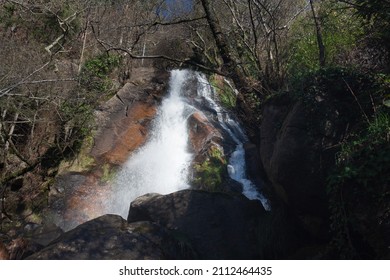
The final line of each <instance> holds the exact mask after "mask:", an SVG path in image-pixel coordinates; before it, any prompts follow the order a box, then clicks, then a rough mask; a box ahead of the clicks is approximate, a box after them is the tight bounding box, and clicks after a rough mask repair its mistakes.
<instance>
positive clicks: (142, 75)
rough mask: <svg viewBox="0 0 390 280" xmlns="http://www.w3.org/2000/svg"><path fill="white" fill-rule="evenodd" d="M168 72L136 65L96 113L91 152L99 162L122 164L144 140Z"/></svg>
mask: <svg viewBox="0 0 390 280" xmlns="http://www.w3.org/2000/svg"><path fill="white" fill-rule="evenodd" d="M168 79H169V74H168V73H167V72H160V73H157V72H156V71H155V70H154V69H152V68H137V69H135V70H134V71H133V73H132V75H131V80H130V82H129V83H127V84H126V85H125V86H124V87H123V88H122V89H121V90H120V91H119V92H118V93H117V94H116V96H115V97H113V98H111V100H109V101H108V102H106V104H104V105H103V106H102V107H101V108H100V109H101V110H100V111H99V112H98V113H97V122H98V123H99V125H98V132H97V135H96V137H95V141H94V147H93V149H92V151H91V155H92V156H93V157H95V158H97V159H98V160H99V161H100V160H101V161H103V162H106V163H110V164H117V165H119V164H122V163H124V162H125V161H126V159H127V158H128V156H129V154H130V153H131V152H133V151H134V150H135V149H137V148H138V147H140V146H141V145H142V144H144V143H145V141H146V139H147V135H148V127H149V124H150V123H151V120H152V119H153V118H154V116H155V114H156V112H157V107H156V106H157V105H158V101H159V100H160V99H161V96H162V94H163V93H165V89H166V83H167V81H168Z"/></svg>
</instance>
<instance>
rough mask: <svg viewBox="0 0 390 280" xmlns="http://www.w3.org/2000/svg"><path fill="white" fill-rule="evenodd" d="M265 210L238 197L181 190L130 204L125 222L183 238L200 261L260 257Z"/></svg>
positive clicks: (150, 196) (143, 197) (144, 198)
mask: <svg viewBox="0 0 390 280" xmlns="http://www.w3.org/2000/svg"><path fill="white" fill-rule="evenodd" d="M264 215H265V211H264V209H263V207H262V206H261V204H260V202H259V201H250V200H248V199H247V198H245V197H243V196H241V195H230V194H225V193H210V192H205V191H195V190H184V191H179V192H176V193H172V194H169V195H164V196H163V195H158V194H148V195H145V196H142V197H140V198H138V199H136V200H135V201H133V202H132V203H131V206H130V211H129V216H128V221H129V222H130V223H133V222H137V221H152V222H155V223H158V224H159V225H161V226H163V227H166V228H167V229H169V230H172V231H174V232H175V233H176V234H178V235H180V236H183V240H186V242H188V243H189V244H191V247H192V248H193V249H194V250H195V251H196V253H197V255H198V257H199V258H200V259H256V258H259V257H260V249H259V244H258V236H257V229H258V228H257V226H258V224H259V220H260V219H261V218H262V216H264Z"/></svg>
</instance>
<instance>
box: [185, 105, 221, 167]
mask: <svg viewBox="0 0 390 280" xmlns="http://www.w3.org/2000/svg"><path fill="white" fill-rule="evenodd" d="M188 127H189V140H190V145H191V147H192V150H193V153H194V154H195V159H194V161H195V162H202V161H203V160H204V159H205V158H206V153H207V151H208V150H209V149H211V146H213V145H214V144H215V143H221V142H222V135H221V133H220V132H219V131H218V130H217V129H216V128H215V127H214V126H213V125H212V124H211V123H210V122H209V121H208V119H207V117H206V116H205V115H203V114H202V113H201V112H199V111H198V112H195V113H193V114H192V115H191V116H190V118H189V119H188Z"/></svg>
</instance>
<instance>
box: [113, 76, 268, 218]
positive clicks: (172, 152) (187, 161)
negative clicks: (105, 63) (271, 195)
mask: <svg viewBox="0 0 390 280" xmlns="http://www.w3.org/2000/svg"><path fill="white" fill-rule="evenodd" d="M191 75H192V76H191ZM190 77H192V78H194V76H193V73H192V72H191V71H188V70H173V71H172V72H171V79H170V86H169V94H168V96H167V97H166V98H165V99H164V100H163V102H162V105H161V107H160V109H159V112H158V114H157V118H156V119H155V121H154V124H153V127H152V130H151V137H150V139H149V141H148V142H147V143H146V144H145V145H144V146H143V147H142V148H140V149H139V150H138V151H137V152H135V153H134V154H133V155H132V156H131V157H130V158H129V159H128V161H127V162H126V163H125V164H124V166H123V167H122V169H121V171H120V172H119V173H118V175H117V178H116V180H115V183H114V195H113V196H112V199H109V200H108V201H107V205H106V208H107V212H108V213H114V214H119V215H121V216H123V217H126V216H127V214H128V209H129V205H130V202H131V201H133V200H134V199H135V198H137V197H139V196H141V195H144V194H146V193H159V194H168V193H172V192H175V191H178V190H181V189H186V188H189V187H190V185H189V182H188V177H189V173H190V172H189V171H190V170H189V168H190V165H191V161H192V158H193V156H192V154H191V153H190V152H189V147H188V128H187V119H188V117H189V116H190V115H191V114H192V113H193V112H194V111H195V110H196V109H195V107H193V106H191V105H189V104H190V103H191V102H190V101H189V98H188V97H186V96H188V95H189V94H187V93H186V92H185V91H186V87H185V83H186V81H187V79H189V78H190ZM195 78H196V82H197V84H198V88H197V97H198V98H201V99H203V100H204V102H205V103H206V104H207V107H208V108H209V109H211V111H213V112H215V113H216V116H217V119H218V122H219V124H220V126H221V127H222V129H223V130H225V132H226V133H227V134H228V135H229V136H230V137H231V139H232V140H233V142H234V143H235V149H234V151H233V152H232V154H231V156H230V159H229V165H228V173H229V175H230V177H231V178H232V179H234V180H236V181H238V182H239V183H241V184H242V186H243V194H244V195H245V196H246V197H248V198H249V199H252V200H254V199H257V200H259V201H260V202H261V203H262V204H263V206H264V208H265V209H269V205H268V201H267V199H266V198H265V197H264V196H263V195H262V194H261V193H259V191H258V189H257V188H256V186H255V184H254V183H253V182H252V181H251V180H249V179H248V178H247V176H246V166H245V150H244V143H245V142H247V141H248V140H247V137H246V135H245V133H244V132H243V130H242V128H241V126H240V125H239V123H238V122H237V121H235V120H233V119H232V118H231V117H230V116H229V114H228V113H226V112H224V111H223V109H222V108H221V107H220V106H219V105H218V103H217V102H216V101H215V96H214V92H213V89H212V87H211V85H210V84H209V82H208V81H207V79H206V77H205V76H204V75H203V74H199V73H195Z"/></svg>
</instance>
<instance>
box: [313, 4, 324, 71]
mask: <svg viewBox="0 0 390 280" xmlns="http://www.w3.org/2000/svg"><path fill="white" fill-rule="evenodd" d="M310 7H311V11H312V13H313V19H314V23H315V26H316V34H317V44H318V50H319V54H318V55H319V63H320V67H321V68H322V67H325V46H324V42H323V40H322V28H321V24H320V22H319V21H318V18H317V15H316V11H315V9H314V5H313V0H310Z"/></svg>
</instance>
